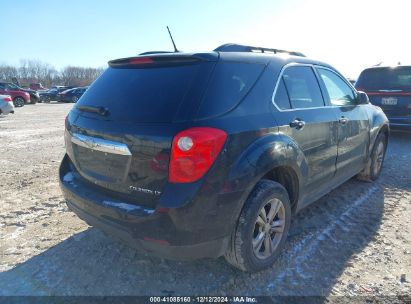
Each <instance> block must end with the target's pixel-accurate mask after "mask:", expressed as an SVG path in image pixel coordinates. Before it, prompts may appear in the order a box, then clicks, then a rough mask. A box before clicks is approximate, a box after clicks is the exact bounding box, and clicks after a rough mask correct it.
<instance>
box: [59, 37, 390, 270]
mask: <svg viewBox="0 0 411 304" xmlns="http://www.w3.org/2000/svg"><path fill="white" fill-rule="evenodd" d="M277 53H281V54H283V55H285V56H278V55H276V54H277ZM292 55H300V56H292ZM109 65H110V68H108V69H107V70H106V71H105V72H104V73H103V75H101V76H100V77H99V78H98V79H97V80H96V81H95V82H94V83H93V84H92V86H91V87H90V88H89V89H88V90H87V92H86V93H85V94H84V95H83V97H82V98H81V100H79V102H78V103H77V104H76V105H75V106H74V107H73V108H72V110H71V111H70V113H69V115H68V116H67V119H66V131H65V144H66V145H65V146H66V149H67V154H66V155H65V157H64V159H63V161H62V164H61V167H60V185H61V188H62V191H63V193H64V196H65V198H66V200H67V205H68V206H69V208H70V209H71V210H73V211H74V212H75V213H76V214H78V216H79V217H80V218H82V219H84V220H85V221H87V222H88V223H89V224H91V225H94V226H97V227H99V228H101V229H103V230H106V231H107V232H109V233H110V234H113V235H116V236H118V237H120V238H122V239H124V240H126V241H127V242H129V243H130V244H132V245H134V246H137V247H139V248H142V249H144V250H147V251H149V252H152V253H155V254H157V255H160V256H163V257H167V258H174V259H194V258H202V257H218V256H221V255H225V257H226V259H227V261H228V262H230V263H231V264H233V265H234V266H236V267H238V268H240V269H242V270H246V271H258V270H262V269H264V268H266V267H269V266H270V265H272V263H274V261H275V259H276V258H277V256H278V255H279V254H280V252H281V249H282V247H283V246H284V243H285V240H286V237H287V233H288V229H289V227H290V222H291V216H292V214H293V213H295V212H297V211H299V210H300V209H302V208H303V207H305V206H307V205H308V204H310V203H312V202H313V201H315V200H317V199H318V198H320V197H321V196H323V195H324V194H326V193H327V192H329V191H331V190H332V189H334V188H336V187H337V186H339V185H340V184H341V183H343V182H345V181H346V180H348V179H350V178H351V177H353V176H355V175H357V174H360V177H361V178H362V179H364V180H368V181H373V180H375V179H376V178H378V176H379V174H380V172H381V167H382V163H383V160H384V155H385V149H386V146H387V140H388V120H387V118H386V117H385V115H384V113H383V112H382V111H381V110H380V109H378V108H377V107H374V106H372V105H371V104H369V102H368V97H367V95H366V94H365V93H363V92H357V91H356V90H355V89H354V88H353V87H352V86H351V84H350V83H349V82H348V81H347V80H346V79H345V78H344V77H343V76H341V74H340V73H338V72H337V71H336V70H335V69H333V68H332V67H331V66H329V65H327V64H324V63H321V62H318V61H313V60H310V59H308V58H305V57H303V56H302V55H301V54H300V53H296V52H287V51H283V50H277V49H265V48H264V49H263V48H259V47H250V46H242V45H232V44H230V45H223V46H221V47H219V48H217V49H216V50H215V51H214V52H209V53H199V54H186V53H172V54H166V53H163V54H149V55H148V56H140V57H134V58H125V59H118V60H113V61H110V62H109Z"/></svg>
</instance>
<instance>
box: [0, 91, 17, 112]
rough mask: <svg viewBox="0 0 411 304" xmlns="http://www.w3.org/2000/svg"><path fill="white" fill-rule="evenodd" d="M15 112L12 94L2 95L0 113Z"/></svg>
mask: <svg viewBox="0 0 411 304" xmlns="http://www.w3.org/2000/svg"><path fill="white" fill-rule="evenodd" d="M10 113H12V114H13V113H14V105H13V99H12V98H11V96H10V95H0V114H3V115H7V114H10Z"/></svg>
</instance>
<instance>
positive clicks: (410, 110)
mask: <svg viewBox="0 0 411 304" xmlns="http://www.w3.org/2000/svg"><path fill="white" fill-rule="evenodd" d="M355 86H356V88H357V90H361V91H364V92H366V93H367V94H368V96H369V97H370V101H371V103H372V104H374V105H377V106H380V107H381V108H382V109H383V110H384V112H385V114H386V115H387V116H388V119H389V121H390V126H391V128H392V129H394V128H395V129H403V130H411V66H393V67H392V66H376V67H372V68H368V69H365V70H364V71H362V72H361V74H360V77H359V78H358V81H357V82H356V84H355Z"/></svg>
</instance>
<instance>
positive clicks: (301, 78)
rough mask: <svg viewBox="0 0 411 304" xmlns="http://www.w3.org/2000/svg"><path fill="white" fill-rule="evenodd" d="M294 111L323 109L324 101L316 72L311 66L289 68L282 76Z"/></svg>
mask: <svg viewBox="0 0 411 304" xmlns="http://www.w3.org/2000/svg"><path fill="white" fill-rule="evenodd" d="M282 79H283V81H284V84H285V87H286V89H287V92H288V96H289V98H290V103H291V107H292V108H294V109H304V108H315V107H323V106H324V100H323V97H322V94H321V90H320V86H319V84H318V81H317V78H316V76H315V74H314V71H313V70H312V68H311V67H309V66H291V67H288V68H287V69H286V70H285V71H284V72H283V75H282Z"/></svg>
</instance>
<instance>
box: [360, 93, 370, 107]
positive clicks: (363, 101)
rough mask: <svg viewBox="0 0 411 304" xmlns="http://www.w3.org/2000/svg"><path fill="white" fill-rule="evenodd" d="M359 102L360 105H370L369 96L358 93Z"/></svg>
mask: <svg viewBox="0 0 411 304" xmlns="http://www.w3.org/2000/svg"><path fill="white" fill-rule="evenodd" d="M357 102H358V104H368V103H370V100H369V99H368V95H367V94H366V93H364V92H362V91H358V93H357Z"/></svg>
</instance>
